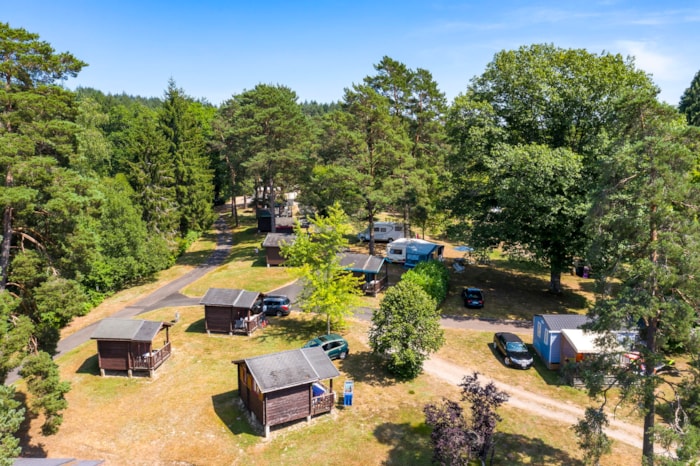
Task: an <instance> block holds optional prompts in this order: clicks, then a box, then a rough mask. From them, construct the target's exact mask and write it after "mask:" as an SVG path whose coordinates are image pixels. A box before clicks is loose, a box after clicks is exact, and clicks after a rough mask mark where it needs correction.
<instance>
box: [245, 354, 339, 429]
mask: <svg viewBox="0 0 700 466" xmlns="http://www.w3.org/2000/svg"><path fill="white" fill-rule="evenodd" d="M233 363H234V364H236V365H237V366H238V395H239V396H240V398H241V400H242V402H243V404H244V405H245V407H246V408H247V409H248V412H249V413H250V414H251V415H252V416H253V417H254V418H255V419H256V420H257V421H258V422H260V423H261V424H262V425H263V427H264V429H265V437H267V436H268V435H269V434H270V427H272V426H276V425H279V424H284V423H286V422H290V421H296V420H299V419H306V420H307V421H310V420H311V418H312V417H313V416H315V415H317V414H322V413H327V412H330V411H332V410H333V406H334V405H335V402H336V399H335V392H333V377H338V376H339V375H340V372H338V369H336V367H335V366H334V365H333V362H332V361H331V360H330V359H329V358H328V356H327V355H326V353H325V352H324V351H323V349H322V348H321V347H320V346H315V347H312V348H301V349H294V350H289V351H282V352H279V353H272V354H265V355H262V356H255V357H252V358H246V359H240V360H236V361H233ZM326 380H330V383H329V385H324V383H323V381H326Z"/></svg>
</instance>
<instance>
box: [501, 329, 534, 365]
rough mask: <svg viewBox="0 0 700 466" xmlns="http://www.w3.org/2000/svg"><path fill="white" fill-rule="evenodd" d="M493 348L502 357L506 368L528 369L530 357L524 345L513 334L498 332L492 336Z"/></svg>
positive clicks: (530, 363) (530, 361)
mask: <svg viewBox="0 0 700 466" xmlns="http://www.w3.org/2000/svg"><path fill="white" fill-rule="evenodd" d="M493 346H494V348H495V349H496V351H498V352H499V353H501V355H502V356H503V362H504V363H505V365H506V366H511V367H519V368H521V369H529V368H530V367H532V355H531V354H530V351H529V350H528V349H527V346H525V343H523V341H522V340H521V339H520V337H519V336H517V335H515V334H514V333H508V332H498V333H496V334H495V335H494V336H493Z"/></svg>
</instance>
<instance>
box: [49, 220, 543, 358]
mask: <svg viewBox="0 0 700 466" xmlns="http://www.w3.org/2000/svg"><path fill="white" fill-rule="evenodd" d="M214 225H215V228H216V231H217V239H216V249H215V250H214V252H212V254H211V256H209V258H208V259H207V261H206V262H205V263H204V264H202V265H201V266H199V267H197V268H196V269H194V270H192V271H191V272H189V273H187V274H185V275H183V276H182V277H180V278H178V279H176V280H173V281H172V282H170V283H168V284H166V285H164V286H162V287H160V288H158V289H157V290H154V291H153V292H151V293H150V294H149V295H147V296H145V297H144V298H142V299H141V300H139V301H137V302H136V303H134V304H132V305H130V306H128V307H125V308H123V309H121V310H120V311H117V312H116V313H114V314H112V315H111V317H115V318H130V317H134V316H137V315H139V314H143V313H144V312H149V311H152V310H155V309H160V308H163V307H179V306H195V305H197V304H199V301H200V299H201V298H190V297H187V296H184V295H183V294H181V293H180V290H181V289H182V288H184V287H185V286H187V285H189V284H190V283H192V282H194V281H196V280H198V279H200V278H201V277H203V276H204V275H206V274H207V273H209V272H211V271H212V270H214V269H215V268H216V267H218V266H220V265H221V264H222V263H223V262H224V261H225V260H226V258H227V257H228V254H229V252H230V250H231V246H232V245H233V237H232V235H231V232H230V231H229V229H228V225H227V224H226V221H225V220H224V218H223V217H219V219H218V220H217V221H216V223H215V224H214ZM300 291H301V286H300V284H299V283H298V282H294V283H290V284H288V285H285V286H283V287H281V288H278V289H276V290H274V291H273V292H272V293H276V294H282V295H286V296H289V298H290V299H291V300H292V302H294V300H295V299H296V297H297V296H298V295H299V292H300ZM355 317H356V318H358V319H361V320H367V321H368V320H370V319H371V318H372V309H370V308H359V309H357V310H356V311H355ZM98 323H99V322H96V323H94V324H92V325H89V326H87V327H85V328H82V329H80V330H78V331H76V332H74V333H73V334H71V335H69V336H67V337H66V338H64V339H62V340H61V341H60V342H59V343H58V346H57V354H56V356H60V355H61V354H63V353H65V352H67V351H70V350H72V349H73V348H75V347H77V346H79V345H81V344H83V343H85V342H86V341H88V340H89V339H90V336H91V335H92V333H93V331H94V329H95V327H96V326H97V324H98ZM442 325H443V326H445V327H451V328H468V329H473V330H481V331H494V332H496V331H499V332H503V331H510V332H514V333H529V332H531V331H532V323H531V322H527V321H498V320H491V319H476V318H469V317H462V316H444V317H443V318H442Z"/></svg>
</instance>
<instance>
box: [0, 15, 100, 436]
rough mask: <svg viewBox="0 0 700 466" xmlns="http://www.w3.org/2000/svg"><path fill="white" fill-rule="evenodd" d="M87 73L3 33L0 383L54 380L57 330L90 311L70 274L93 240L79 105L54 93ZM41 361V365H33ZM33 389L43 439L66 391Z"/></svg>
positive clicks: (5, 29) (35, 39)
mask: <svg viewBox="0 0 700 466" xmlns="http://www.w3.org/2000/svg"><path fill="white" fill-rule="evenodd" d="M83 66H85V63H83V62H82V61H80V60H78V59H76V58H75V57H74V56H73V55H71V54H69V53H56V52H55V51H54V50H53V48H52V47H51V46H50V45H49V44H48V43H47V42H44V41H41V40H39V36H38V35H37V34H32V33H29V32H27V31H26V30H24V29H21V28H20V29H15V28H11V27H10V26H9V24H6V23H0V81H2V85H1V86H0V170H2V173H3V183H2V186H0V202H1V203H2V209H3V220H2V222H3V228H2V241H0V303H1V304H0V309H1V310H0V314H1V316H0V317H2V326H0V327H1V328H0V337H1V338H0V345H1V346H0V354H2V357H1V358H0V361H2V375H3V382H4V378H5V376H6V375H7V373H8V371H9V370H12V369H14V368H16V367H18V366H20V365H22V364H23V363H25V365H24V367H23V374H25V375H26V376H27V377H28V378H37V379H47V378H51V377H53V375H56V374H58V371H57V369H56V365H55V363H54V362H53V361H52V360H51V357H50V354H51V353H52V352H53V351H54V349H55V344H56V341H57V334H58V330H59V329H60V326H61V325H64V324H65V321H66V319H70V318H71V317H72V316H74V315H75V314H76V313H82V312H84V311H85V310H86V309H87V307H86V301H87V300H86V297H85V295H84V293H83V292H82V289H81V288H80V287H79V286H78V285H77V283H76V279H79V277H78V274H77V271H78V270H79V269H80V266H79V265H78V266H73V267H71V266H69V263H70V262H71V261H70V260H69V259H68V256H69V249H68V244H69V243H68V241H69V239H68V238H71V237H72V238H75V239H78V238H80V240H83V239H87V238H88V237H89V235H87V234H82V233H81V232H80V229H79V224H80V222H81V219H82V218H84V217H85V216H86V215H90V212H91V208H92V207H94V205H95V204H94V203H93V202H92V201H93V200H94V197H93V191H92V189H91V187H92V186H91V183H90V182H89V181H87V180H84V179H81V177H80V176H79V174H78V173H77V172H75V171H73V170H71V169H70V168H69V164H70V162H71V160H75V155H76V149H77V145H76V134H77V133H78V131H79V127H78V126H77V125H76V124H75V117H76V113H77V112H76V105H75V99H74V95H73V94H72V93H71V92H69V91H67V90H66V89H64V88H62V87H60V86H58V85H57V83H59V82H60V81H62V80H63V79H65V78H68V77H72V76H75V75H77V73H78V72H79V71H80V70H81V69H82V68H83ZM88 243H89V240H88ZM70 251H71V252H73V251H75V249H72V250H70ZM76 257H80V258H84V257H86V256H85V255H83V254H77V255H76ZM64 272H65V275H66V276H62V274H63V273H64ZM10 277H12V278H11V279H10ZM64 296H68V297H71V298H72V302H71V303H70V304H67V303H66V302H65V299H62V297H64ZM52 301H55V302H52ZM38 359H41V360H42V361H44V363H42V364H31V361H33V360H38ZM28 386H29V390H30V391H31V392H32V393H33V395H34V400H36V402H37V403H39V405H37V408H38V409H39V410H40V411H41V412H42V413H43V414H44V415H45V416H46V420H47V423H48V424H47V428H46V429H45V430H44V432H45V433H47V434H51V433H54V432H55V428H57V427H58V425H59V424H60V419H61V411H62V410H63V409H64V408H65V405H64V404H63V403H62V402H61V401H60V400H61V399H63V395H64V393H65V390H64V388H65V386H64V385H62V384H60V383H52V384H50V385H48V386H45V385H41V384H39V385H37V384H32V383H30V384H28ZM50 399H53V400H56V402H55V403H54V402H50V401H49V400H50Z"/></svg>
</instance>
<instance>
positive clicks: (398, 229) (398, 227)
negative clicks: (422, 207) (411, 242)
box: [394, 225, 403, 231]
mask: <svg viewBox="0 0 700 466" xmlns="http://www.w3.org/2000/svg"><path fill="white" fill-rule="evenodd" d="M394 230H396V231H403V225H396V227H394Z"/></svg>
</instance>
